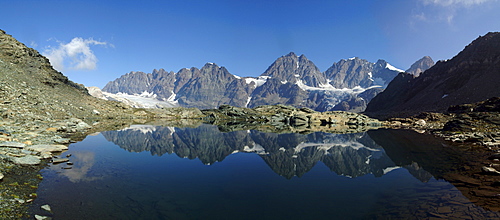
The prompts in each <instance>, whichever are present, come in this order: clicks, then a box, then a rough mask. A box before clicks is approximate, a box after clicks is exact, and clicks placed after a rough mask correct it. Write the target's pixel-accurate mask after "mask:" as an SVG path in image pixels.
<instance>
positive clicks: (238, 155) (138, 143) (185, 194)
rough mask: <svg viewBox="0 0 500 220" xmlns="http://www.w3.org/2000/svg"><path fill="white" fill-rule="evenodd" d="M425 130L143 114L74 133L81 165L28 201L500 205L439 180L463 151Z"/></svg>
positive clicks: (186, 210)
mask: <svg viewBox="0 0 500 220" xmlns="http://www.w3.org/2000/svg"><path fill="white" fill-rule="evenodd" d="M422 137H423V136H419V135H417V134H415V133H412V132H403V131H399V132H394V131H387V130H379V131H370V132H367V133H359V134H328V133H312V134H273V133H263V132H259V131H235V132H228V133H222V132H219V131H218V129H217V127H215V126H211V125H203V126H200V127H198V128H173V127H155V126H147V125H137V126H132V127H131V128H129V129H124V130H121V131H107V132H102V133H100V134H97V135H94V136H88V137H87V138H86V139H85V140H84V141H82V142H79V143H75V144H72V145H71V146H70V149H69V151H67V152H65V153H63V154H62V156H66V155H68V154H71V155H72V156H71V157H69V158H70V161H71V162H72V163H73V165H67V164H57V165H51V166H50V167H48V168H46V169H44V170H42V175H43V177H44V180H43V181H42V183H41V184H40V187H39V190H38V192H37V193H38V199H37V200H35V203H34V204H33V206H32V208H31V211H32V212H33V213H34V214H41V215H48V216H52V217H54V219H426V218H433V217H443V218H464V219H467V218H470V219H472V218H478V217H481V218H493V217H495V216H498V213H496V212H489V211H486V210H483V209H482V208H481V207H477V206H475V205H474V204H473V203H471V202H469V200H468V199H467V198H466V197H464V196H463V195H462V194H461V192H460V191H458V190H457V189H456V188H455V187H454V186H453V185H452V184H450V183H448V182H446V181H444V180H442V178H441V176H442V175H443V172H446V170H448V169H450V168H452V167H453V166H456V165H457V164H459V163H460V161H461V160H462V159H463V158H461V156H460V155H457V154H456V152H454V151H452V150H449V149H448V148H446V145H444V144H443V143H440V142H437V141H436V140H434V139H432V138H430V137H424V138H422ZM431 139H432V140H431ZM68 167H71V169H63V168H68ZM43 204H49V205H50V206H51V208H52V210H53V213H48V212H45V211H42V210H40V209H39V208H38V207H40V205H43Z"/></svg>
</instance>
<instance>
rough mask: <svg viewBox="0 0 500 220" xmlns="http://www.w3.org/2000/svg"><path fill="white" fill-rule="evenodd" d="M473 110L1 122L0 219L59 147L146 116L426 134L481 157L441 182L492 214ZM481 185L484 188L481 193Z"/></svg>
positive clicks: (488, 158)
mask: <svg viewBox="0 0 500 220" xmlns="http://www.w3.org/2000/svg"><path fill="white" fill-rule="evenodd" d="M490 102H491V101H490ZM490 104H491V103H490ZM473 109H474V108H473ZM475 109H476V111H474V110H472V111H470V109H469V110H467V112H465V113H464V112H455V113H447V114H442V113H422V114H420V115H417V116H414V117H409V118H391V119H388V120H386V121H378V120H376V119H372V118H369V117H367V116H365V115H362V114H356V113H349V112H315V111H312V110H310V109H306V108H300V109H299V108H294V107H289V106H284V105H274V106H259V107H256V108H253V109H248V108H237V107H232V106H227V105H223V106H220V108H218V109H207V110H198V109H195V108H191V109H186V108H168V109H156V110H150V109H136V110H134V111H133V112H134V113H133V114H130V115H128V116H129V118H128V119H120V120H117V119H113V120H108V119H105V118H98V117H95V118H87V119H84V120H81V119H77V118H67V119H60V120H55V119H51V120H49V121H43V120H34V119H24V120H19V119H18V120H15V119H6V120H4V121H2V122H0V158H1V161H2V162H1V163H0V173H1V175H0V176H3V177H2V180H1V181H2V184H1V185H2V188H0V191H1V192H0V200H1V202H2V207H0V210H2V211H1V212H0V217H1V218H17V217H20V216H23V217H26V216H24V215H26V207H27V204H29V202H31V201H32V200H33V199H35V198H36V188H37V185H38V183H39V182H40V181H41V176H40V175H38V174H37V173H38V171H39V170H40V169H42V168H43V167H44V166H46V165H48V164H50V163H51V160H52V162H54V160H55V159H57V155H58V153H59V152H61V151H63V150H64V149H67V146H68V145H69V144H70V143H73V142H76V141H80V140H82V139H83V138H84V137H85V136H86V135H88V134H90V133H93V132H99V131H104V130H117V129H121V128H124V127H127V126H129V125H131V124H144V123H148V122H149V121H150V120H153V119H167V120H168V121H169V124H171V123H172V122H175V121H178V123H177V124H179V126H190V125H191V126H193V125H192V124H201V123H208V124H213V125H217V126H218V127H219V130H221V131H223V132H229V131H235V130H248V129H255V130H260V131H265V132H277V133H291V132H298V133H311V132H316V131H321V132H331V133H359V132H363V131H367V130H370V129H378V128H390V129H411V130H415V131H417V132H419V133H431V134H434V135H436V136H439V137H442V138H444V139H446V140H449V141H450V142H453V143H456V145H457V146H458V145H461V147H462V148H464V146H465V147H468V148H470V150H471V151H475V152H481V155H484V156H483V158H480V159H481V162H475V163H474V165H471V164H468V165H460V166H464V167H468V168H467V169H465V168H464V172H462V173H460V174H453V175H449V177H448V179H447V180H448V181H450V182H453V181H458V182H460V181H462V182H464V183H463V186H464V187H462V188H459V189H462V190H464V191H462V192H464V193H465V194H470V196H471V197H469V198H471V200H472V201H475V202H476V203H477V204H484V207H485V208H487V209H491V210H495V211H498V210H497V209H495V207H494V206H491V205H488V204H494V205H497V204H500V200H499V201H497V202H492V200H494V201H496V197H495V196H494V195H496V194H500V191H498V192H497V189H496V187H495V186H496V185H498V183H499V182H500V172H498V171H497V170H496V169H499V170H500V160H499V159H500V156H498V155H499V154H498V153H499V152H500V149H499V146H500V138H499V137H500V132H498V131H499V130H500V129H499V124H495V123H492V121H494V120H493V117H495V113H494V112H491V111H490V112H484V111H483V110H482V112H479V111H478V110H477V109H478V108H475ZM131 118H135V119H131ZM181 119H182V120H181ZM185 120H189V123H187V124H186V123H185ZM459 122H460V123H459ZM194 126H196V125H194ZM497 157H498V158H497ZM19 173H22V175H20V174H19ZM479 179H482V181H479ZM458 184H459V185H460V184H461V183H458ZM485 187H486V189H488V190H489V191H487V190H486V191H485ZM478 190H480V191H478ZM488 192H489V193H488ZM42 219H43V218H42Z"/></svg>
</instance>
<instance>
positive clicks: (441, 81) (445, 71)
mask: <svg viewBox="0 0 500 220" xmlns="http://www.w3.org/2000/svg"><path fill="white" fill-rule="evenodd" d="M499 51H500V33H499V32H490V33H488V34H486V35H484V36H480V37H478V38H477V39H476V40H474V41H473V42H472V43H470V44H469V45H468V46H466V47H465V48H464V49H463V50H462V51H461V52H460V53H458V54H457V55H456V56H455V57H453V58H452V59H450V60H446V61H439V62H437V63H436V64H435V65H434V66H432V67H431V68H430V69H428V70H426V71H425V72H423V73H422V74H421V75H420V76H418V77H415V76H414V75H411V74H408V73H400V74H399V75H398V76H397V77H395V78H394V80H393V81H392V82H391V83H390V84H389V85H388V86H387V89H386V90H384V92H382V93H380V94H379V95H377V96H376V97H375V98H373V99H372V101H371V102H370V103H369V104H368V106H367V108H366V111H365V113H366V114H368V115H370V116H373V117H380V118H382V117H387V116H392V117H394V116H409V115H412V114H418V113H420V112H424V111H428V112H445V111H446V110H447V109H448V107H449V106H451V105H461V104H467V103H474V102H479V101H483V100H486V99H489V98H491V97H498V96H500V90H498V88H497V87H498V85H499V84H500V75H499V74H498V72H499V71H500V52H499Z"/></svg>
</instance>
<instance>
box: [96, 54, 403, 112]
mask: <svg viewBox="0 0 500 220" xmlns="http://www.w3.org/2000/svg"><path fill="white" fill-rule="evenodd" d="M400 72H404V71H403V70H400V69H397V68H395V67H394V66H392V65H391V64H389V63H387V62H386V61H384V60H378V61H377V62H376V63H371V62H369V61H367V60H364V59H360V58H357V57H354V58H350V59H343V60H340V61H339V62H336V63H333V65H332V66H331V67H330V68H328V70H326V71H325V72H321V71H320V70H319V69H318V67H316V65H314V63H313V62H312V61H310V60H308V59H307V58H306V57H305V56H304V55H301V56H297V55H296V54H295V53H293V52H291V53H289V54H287V55H285V56H282V57H280V58H278V59H277V60H276V61H274V62H273V63H272V64H271V65H270V66H269V67H268V69H267V70H266V71H265V72H264V73H262V74H261V75H260V76H259V77H240V76H236V75H233V74H231V73H229V71H228V70H227V69H226V68H224V67H220V66H218V65H216V64H214V63H207V64H205V65H204V66H203V67H202V68H201V69H198V68H195V67H192V68H190V69H188V68H184V69H181V70H179V71H178V72H177V73H175V72H172V71H171V72H167V71H165V70H164V69H159V70H156V69H155V70H153V72H152V73H144V72H130V73H128V74H125V75H123V76H121V77H120V78H118V79H116V80H114V81H111V82H109V83H108V84H107V85H106V86H105V87H104V88H103V89H102V91H103V94H105V97H104V98H106V97H107V99H113V100H119V99H118V98H116V97H117V96H118V97H119V98H120V99H126V100H132V102H133V103H135V106H142V107H162V106H163V107H170V106H183V107H196V108H201V109H208V108H217V107H218V106H219V105H222V104H229V105H232V106H237V107H249V108H252V107H256V106H259V105H273V104H285V105H291V106H295V107H308V108H311V109H313V110H316V111H330V110H349V111H356V112H359V111H363V110H364V109H365V107H366V105H367V104H368V102H369V101H370V100H371V99H372V98H373V97H374V96H375V95H377V94H378V93H379V92H381V91H382V90H383V89H384V88H385V87H386V86H387V84H388V83H389V82H390V81H391V80H392V79H393V78H394V77H395V76H396V75H397V74H399V73H400ZM152 99H153V100H157V101H158V103H157V102H154V101H153V102H152ZM141 100H144V102H146V104H145V105H141V104H138V103H141ZM151 103H154V104H151ZM162 103H163V104H162Z"/></svg>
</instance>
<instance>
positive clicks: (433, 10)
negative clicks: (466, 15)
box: [412, 0, 498, 24]
mask: <svg viewBox="0 0 500 220" xmlns="http://www.w3.org/2000/svg"><path fill="white" fill-rule="evenodd" d="M496 1H498V0H418V2H420V4H421V5H422V6H424V8H420V9H421V10H417V11H414V14H413V15H412V18H413V19H414V20H416V21H427V22H430V21H439V22H446V23H448V24H452V23H453V21H454V19H455V17H457V16H459V15H460V14H459V12H458V11H459V10H462V9H464V10H468V9H472V8H473V7H477V6H480V5H482V4H484V3H489V2H496ZM424 11H425V12H424Z"/></svg>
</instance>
